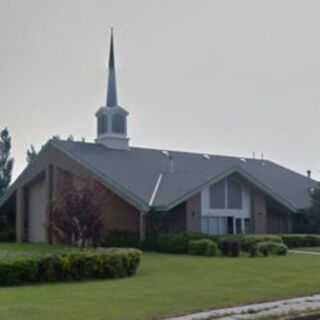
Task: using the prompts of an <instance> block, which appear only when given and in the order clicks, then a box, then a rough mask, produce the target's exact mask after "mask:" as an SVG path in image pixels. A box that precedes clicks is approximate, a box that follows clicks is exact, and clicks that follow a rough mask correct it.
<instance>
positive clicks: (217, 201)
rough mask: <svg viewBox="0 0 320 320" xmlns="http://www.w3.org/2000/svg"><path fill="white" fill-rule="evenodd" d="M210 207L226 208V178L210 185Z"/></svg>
mask: <svg viewBox="0 0 320 320" xmlns="http://www.w3.org/2000/svg"><path fill="white" fill-rule="evenodd" d="M210 207H211V208H212V209H225V207H226V205H225V180H222V181H219V182H218V183H216V184H214V185H213V186H211V187H210Z"/></svg>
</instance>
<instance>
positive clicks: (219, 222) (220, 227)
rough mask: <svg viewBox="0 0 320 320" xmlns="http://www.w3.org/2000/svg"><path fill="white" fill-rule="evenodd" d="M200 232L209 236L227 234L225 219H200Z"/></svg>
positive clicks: (226, 220) (226, 219)
mask: <svg viewBox="0 0 320 320" xmlns="http://www.w3.org/2000/svg"><path fill="white" fill-rule="evenodd" d="M201 232H203V233H206V234H209V235H220V234H227V233H228V218H227V217H208V216H205V217H202V218H201Z"/></svg>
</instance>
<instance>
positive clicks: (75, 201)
mask: <svg viewBox="0 0 320 320" xmlns="http://www.w3.org/2000/svg"><path fill="white" fill-rule="evenodd" d="M102 192H103V190H102V187H101V186H100V185H98V184H97V183H94V182H91V181H88V182H87V183H86V186H85V187H83V188H80V189H77V188H75V187H72V188H70V189H69V191H68V192H66V194H65V195H63V199H62V201H61V203H60V204H53V205H52V209H51V212H50V215H49V234H50V238H51V240H53V241H55V242H59V243H64V244H72V245H78V246H81V247H87V246H93V247H96V246H99V245H100V244H101V243H102V241H103V240H104V238H105V232H106V215H105V210H104V206H103V201H104V200H105V199H103V195H102Z"/></svg>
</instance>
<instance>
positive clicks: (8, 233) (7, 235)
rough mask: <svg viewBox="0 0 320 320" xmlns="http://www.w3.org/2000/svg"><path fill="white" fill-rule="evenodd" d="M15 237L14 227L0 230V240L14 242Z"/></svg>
mask: <svg viewBox="0 0 320 320" xmlns="http://www.w3.org/2000/svg"><path fill="white" fill-rule="evenodd" d="M15 239H16V233H15V229H14V228H13V229H8V230H2V231H0V242H14V241H15Z"/></svg>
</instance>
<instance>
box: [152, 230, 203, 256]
mask: <svg viewBox="0 0 320 320" xmlns="http://www.w3.org/2000/svg"><path fill="white" fill-rule="evenodd" d="M200 239H208V235H206V234H203V233H196V232H181V233H168V234H160V235H158V236H157V239H156V247H157V248H156V249H157V251H160V252H168V253H187V252H188V243H189V241H190V240H200Z"/></svg>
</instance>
